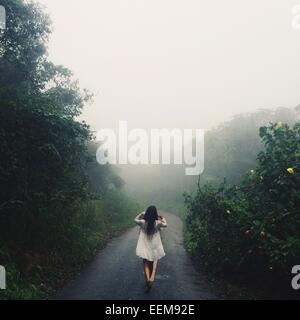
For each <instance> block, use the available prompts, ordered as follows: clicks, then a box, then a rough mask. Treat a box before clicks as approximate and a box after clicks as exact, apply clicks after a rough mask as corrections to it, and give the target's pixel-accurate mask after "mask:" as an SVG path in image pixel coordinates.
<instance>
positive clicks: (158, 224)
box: [134, 213, 167, 261]
mask: <svg viewBox="0 0 300 320" xmlns="http://www.w3.org/2000/svg"><path fill="white" fill-rule="evenodd" d="M142 214H144V213H141V214H139V215H138V216H137V217H136V218H135V219H134V221H135V222H136V223H137V224H138V225H139V226H140V234H139V239H138V242H137V247H136V255H137V256H138V257H140V258H143V259H146V260H148V261H157V260H159V259H161V258H162V257H164V256H165V255H166V254H165V251H164V248H163V245H162V242H161V237H160V229H161V228H164V227H166V226H167V222H166V219H163V220H156V221H155V229H156V231H155V233H154V234H153V236H152V237H148V236H147V233H146V228H147V223H146V221H145V220H144V219H142V218H141V215H142Z"/></svg>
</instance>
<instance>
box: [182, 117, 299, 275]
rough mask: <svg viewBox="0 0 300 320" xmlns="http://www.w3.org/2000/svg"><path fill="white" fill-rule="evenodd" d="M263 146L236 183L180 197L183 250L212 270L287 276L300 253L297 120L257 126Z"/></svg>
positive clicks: (200, 190) (210, 187)
mask: <svg viewBox="0 0 300 320" xmlns="http://www.w3.org/2000/svg"><path fill="white" fill-rule="evenodd" d="M260 136H261V138H262V141H263V143H264V146H265V147H264V150H263V151H262V152H260V153H259V155H258V166H257V167H256V168H255V169H253V170H251V171H250V172H248V173H247V174H245V175H244V177H243V180H242V182H241V183H240V185H236V186H227V184H226V183H224V184H222V185H220V187H219V188H218V189H217V188H215V187H212V186H209V185H205V186H204V187H202V188H200V189H199V190H198V192H197V194H196V195H195V196H194V197H192V196H190V195H186V196H185V200H186V205H187V208H188V215H187V218H186V243H187V248H188V249H189V251H190V252H191V253H193V254H194V255H198V256H201V257H203V260H204V261H205V264H206V265H207V267H209V268H210V269H211V270H213V271H215V272H220V271H222V272H228V273H231V274H232V273H240V274H241V275H243V276H244V277H255V276H258V275H262V276H266V275H267V276H268V277H270V278H273V279H274V277H276V278H277V279H278V277H281V279H283V278H285V277H287V276H289V275H290V272H291V268H292V266H293V265H295V264H299V260H298V258H299V256H300V212H299V207H300V190H299V187H300V124H299V123H298V124H296V125H294V127H293V128H290V127H289V126H288V125H287V124H283V123H281V122H278V123H276V124H271V125H270V126H268V127H262V128H261V129H260Z"/></svg>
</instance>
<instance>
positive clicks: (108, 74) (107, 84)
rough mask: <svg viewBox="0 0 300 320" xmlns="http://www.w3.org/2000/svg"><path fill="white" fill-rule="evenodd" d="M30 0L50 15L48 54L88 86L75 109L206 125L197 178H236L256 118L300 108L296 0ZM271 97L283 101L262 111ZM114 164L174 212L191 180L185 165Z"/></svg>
mask: <svg viewBox="0 0 300 320" xmlns="http://www.w3.org/2000/svg"><path fill="white" fill-rule="evenodd" d="M39 2H41V3H42V4H43V5H45V6H46V11H47V12H48V13H49V14H50V16H51V19H52V21H53V33H52V36H51V39H50V42H49V55H50V59H51V60H52V61H54V62H55V63H57V64H63V65H65V66H67V67H68V68H70V69H71V70H72V71H73V72H74V76H75V78H78V79H79V81H80V85H81V86H82V87H85V88H87V89H89V90H90V91H91V92H93V93H94V100H93V102H92V103H91V104H89V105H87V106H86V107H85V108H84V112H83V114H82V116H81V119H82V120H85V121H87V122H88V123H89V124H90V125H91V127H92V129H93V130H95V131H98V130H100V129H102V128H111V129H117V128H118V125H119V121H123V120H125V121H128V129H132V128H141V129H146V130H149V129H156V128H167V129H173V128H185V129H196V128H198V129H205V130H212V129H214V130H215V131H212V133H211V134H209V135H208V136H207V137H206V139H205V164H204V178H202V181H203V180H204V181H220V180H223V178H224V177H225V176H226V177H227V178H228V180H231V181H238V179H239V178H240V177H241V176H242V175H243V174H244V173H245V172H246V171H247V170H249V169H251V168H253V167H254V166H255V165H256V156H257V152H259V150H260V148H261V142H260V139H259V136H258V131H259V127H260V126H261V125H264V124H267V123H269V122H270V121H279V120H280V121H282V120H286V121H289V122H291V121H292V120H291V119H294V118H295V117H296V116H297V117H298V116H299V113H297V112H296V113H295V112H294V111H292V109H291V108H294V107H295V106H297V105H299V103H300V91H299V85H300V72H299V70H300V59H299V56H300V29H295V28H293V22H294V23H295V21H296V22H297V21H298V19H297V18H295V14H293V12H292V10H293V8H294V6H295V5H298V4H300V0H299V3H298V2H297V1H292V0H264V1H261V0H247V1H246V0H244V1H240V0H227V1H224V0H219V1H211V0H210V1H208V0H206V1H203V0H202V1H199V0H188V1H182V0H181V1H179V0H159V1H158V0H151V1H145V0H127V1H125V0H110V1H103V0H101V1H99V0H86V1H84V2H82V1H66V0H40V1H39ZM278 107H285V108H289V109H282V108H281V109H277V111H274V112H273V111H270V110H275V109H276V108H278ZM261 109H264V110H266V109H267V110H269V111H259V110H261ZM249 113H254V114H253V115H249ZM239 114H242V115H245V116H241V117H238V118H236V115H239ZM230 121H231V122H230ZM223 122H227V123H228V128H226V127H225V128H224V127H222V123H223ZM220 125H221V127H220ZM218 128H219V129H218ZM118 174H120V175H121V177H122V178H123V179H124V180H125V182H126V186H127V189H128V190H130V192H132V193H133V195H134V197H135V198H136V199H138V200H139V201H141V202H143V203H144V204H149V203H156V204H158V205H159V206H160V207H163V208H164V209H167V210H170V211H172V212H179V211H180V212H182V211H184V210H185V209H184V208H183V197H182V193H183V192H184V191H188V192H192V191H193V190H196V183H197V181H198V178H197V177H190V178H189V177H186V176H185V174H184V168H183V167H182V166H151V165H150V166H122V167H121V170H118Z"/></svg>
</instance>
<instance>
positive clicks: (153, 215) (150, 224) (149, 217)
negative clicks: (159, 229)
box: [144, 206, 158, 237]
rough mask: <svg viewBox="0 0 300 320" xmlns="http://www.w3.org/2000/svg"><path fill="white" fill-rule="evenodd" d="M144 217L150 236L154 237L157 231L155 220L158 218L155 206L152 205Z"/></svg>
mask: <svg viewBox="0 0 300 320" xmlns="http://www.w3.org/2000/svg"><path fill="white" fill-rule="evenodd" d="M144 219H145V221H146V222H147V227H146V233H147V235H148V237H152V236H153V235H154V233H155V232H156V229H155V221H156V220H158V214H157V209H156V207H155V206H150V207H149V208H148V209H147V210H146V212H145V217H144Z"/></svg>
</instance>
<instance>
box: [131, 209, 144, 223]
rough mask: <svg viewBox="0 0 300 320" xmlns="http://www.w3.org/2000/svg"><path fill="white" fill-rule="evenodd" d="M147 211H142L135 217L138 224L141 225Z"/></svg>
mask: <svg viewBox="0 0 300 320" xmlns="http://www.w3.org/2000/svg"><path fill="white" fill-rule="evenodd" d="M144 214H145V212H141V213H139V214H138V215H137V216H136V217H135V219H134V222H135V223H136V224H138V225H141V224H142V223H143V216H144Z"/></svg>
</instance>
